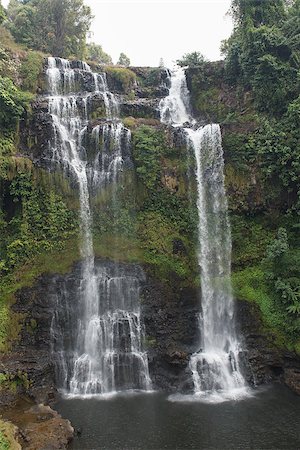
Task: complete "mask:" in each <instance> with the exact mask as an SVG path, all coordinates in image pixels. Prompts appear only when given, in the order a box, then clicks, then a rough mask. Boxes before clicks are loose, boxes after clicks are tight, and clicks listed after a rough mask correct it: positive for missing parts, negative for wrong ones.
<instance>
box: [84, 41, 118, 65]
mask: <svg viewBox="0 0 300 450" xmlns="http://www.w3.org/2000/svg"><path fill="white" fill-rule="evenodd" d="M86 58H87V60H88V61H94V62H96V63H98V64H112V59H111V56H109V55H108V54H107V53H105V51H104V50H103V48H102V47H101V45H98V44H95V43H91V44H88V45H87V46H86Z"/></svg>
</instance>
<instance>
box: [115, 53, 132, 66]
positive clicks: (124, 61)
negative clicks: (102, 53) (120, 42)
mask: <svg viewBox="0 0 300 450" xmlns="http://www.w3.org/2000/svg"><path fill="white" fill-rule="evenodd" d="M117 64H118V65H119V66H125V67H129V66H130V59H129V58H128V56H127V55H125V53H120V56H119V60H118V62H117Z"/></svg>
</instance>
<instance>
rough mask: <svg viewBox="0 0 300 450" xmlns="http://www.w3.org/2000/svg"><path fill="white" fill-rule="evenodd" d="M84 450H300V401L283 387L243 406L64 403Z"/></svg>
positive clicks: (129, 400) (155, 399) (153, 400)
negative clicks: (79, 432) (80, 432)
mask: <svg viewBox="0 0 300 450" xmlns="http://www.w3.org/2000/svg"><path fill="white" fill-rule="evenodd" d="M56 408H57V409H58V411H59V412H60V413H61V414H62V415H63V416H64V417H66V418H69V419H70V420H71V421H72V423H73V426H74V427H75V428H79V427H80V428H82V435H81V436H80V437H77V438H76V439H74V441H73V443H72V445H71V446H70V448H72V449H80V450H90V449H95V450H96V449H97V450H98V449H99V450H153V449H156V450H161V449H169V450H181V449H197V450H200V449H205V450H206V449H231V450H236V449H255V450H261V449H270V450H276V449H289V450H294V449H300V397H298V396H296V395H294V394H293V393H292V392H290V391H289V390H288V389H286V388H284V387H282V386H273V387H269V388H266V389H263V390H257V391H256V394H255V396H254V397H252V398H248V399H245V400H241V401H239V402H225V403H219V404H205V403H195V402H171V401H168V399H167V397H166V396H165V395H163V394H158V393H154V394H147V395H145V394H136V395H134V394H132V395H128V396H125V395H123V396H117V397H114V398H111V399H109V400H96V399H92V400H79V399H72V400H61V401H60V402H59V403H58V404H57V405H56Z"/></svg>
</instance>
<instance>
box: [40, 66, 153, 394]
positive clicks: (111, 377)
mask: <svg viewBox="0 0 300 450" xmlns="http://www.w3.org/2000/svg"><path fill="white" fill-rule="evenodd" d="M47 80H48V85H49V93H50V96H49V99H48V100H49V114H50V115H51V118H52V123H53V138H52V140H51V141H50V142H49V146H50V151H51V163H52V165H53V166H54V167H56V166H59V167H60V168H61V169H62V170H63V171H64V172H65V173H66V174H67V175H69V176H70V177H71V178H72V179H74V180H75V181H76V183H77V185H78V190H79V200H80V228H81V240H80V251H81V256H82V258H83V262H82V264H81V267H80V274H79V279H78V280H77V287H76V290H75V292H72V294H71V295H70V293H69V290H68V286H66V285H65V284H64V283H62V282H61V281H60V282H59V284H58V285H57V290H56V294H55V296H56V305H57V308H56V311H55V314H54V317H53V321H52V327H51V334H52V348H53V352H54V354H55V355H56V360H57V378H58V381H59V383H60V388H61V389H62V390H63V392H64V393H66V394H69V395H78V396H89V395H99V394H109V393H112V392H116V391H121V390H127V389H142V390H149V389H150V388H151V380H150V377H149V370H148V360H147V353H146V352H145V351H144V349H143V341H144V331H143V330H144V328H143V323H142V319H141V311H140V299H139V292H140V283H141V282H142V281H143V276H142V274H140V273H139V274H138V276H137V275H134V276H133V275H132V274H130V273H129V274H127V273H126V271H125V269H124V268H122V267H120V266H119V265H118V264H117V263H116V264H115V267H110V266H109V267H108V265H107V264H106V265H105V264H102V265H101V264H100V265H99V263H96V262H95V258H94V248H93V236H92V223H93V219H92V211H91V207H90V196H91V195H92V193H93V192H96V191H97V190H99V189H101V188H103V187H105V186H106V185H107V184H108V183H111V184H112V185H113V196H115V195H116V187H115V186H116V184H117V182H118V176H119V174H120V172H121V170H122V167H123V162H124V158H125V157H128V153H129V148H130V131H129V130H127V129H126V128H124V126H123V124H122V123H121V122H120V121H119V120H118V119H117V114H118V103H117V100H116V98H115V96H114V95H113V94H112V93H111V92H109V91H108V86H107V81H106V75H105V74H95V73H93V72H92V71H91V68H90V67H89V66H88V64H86V63H85V62H75V63H70V62H69V61H67V60H65V59H62V58H53V57H50V58H48V68H47ZM78 86H81V92H79V91H78ZM91 86H92V88H91ZM85 88H86V89H85ZM93 95H100V96H102V98H103V101H104V104H105V109H106V116H107V118H106V120H105V121H104V122H103V123H101V124H100V125H96V126H95V127H94V128H93V129H92V131H91V136H90V137H88V133H89V131H88V130H89V122H88V117H89V111H88V108H89V102H90V100H91V98H92V96H93ZM101 137H102V139H101ZM88 138H89V139H90V140H92V141H93V142H94V146H95V151H94V154H95V157H94V160H93V161H92V162H90V161H89V158H88V155H87V151H86V148H85V147H84V142H85V141H86V140H87V139H88ZM112 201H114V199H113V200H112ZM124 271H125V272H124ZM75 300H76V302H75ZM71 301H72V303H71Z"/></svg>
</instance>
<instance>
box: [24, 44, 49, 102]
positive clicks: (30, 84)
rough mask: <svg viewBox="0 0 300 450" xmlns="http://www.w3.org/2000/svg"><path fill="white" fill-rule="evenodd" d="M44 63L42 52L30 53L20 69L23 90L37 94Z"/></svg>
mask: <svg viewBox="0 0 300 450" xmlns="http://www.w3.org/2000/svg"><path fill="white" fill-rule="evenodd" d="M43 63H44V55H43V54H42V53H40V52H35V51H29V52H27V55H26V57H25V59H24V60H23V61H22V65H21V67H20V75H21V77H22V89H23V90H25V91H29V92H32V93H33V94H35V93H36V91H37V88H38V81H39V77H40V74H41V72H42V68H43Z"/></svg>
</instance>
